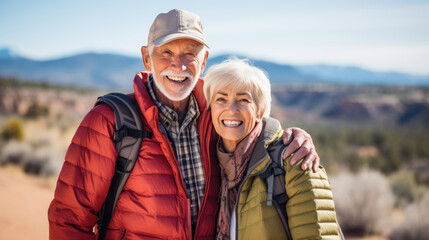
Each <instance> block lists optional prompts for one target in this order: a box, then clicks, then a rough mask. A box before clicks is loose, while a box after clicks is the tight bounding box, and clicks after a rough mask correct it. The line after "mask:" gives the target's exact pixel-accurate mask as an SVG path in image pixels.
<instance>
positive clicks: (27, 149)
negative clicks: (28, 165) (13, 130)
mask: <svg viewBox="0 0 429 240" xmlns="http://www.w3.org/2000/svg"><path fill="white" fill-rule="evenodd" d="M31 151H32V149H31V146H30V145H29V144H28V143H25V142H17V141H10V142H7V143H6V144H5V145H4V146H3V147H2V148H1V149H0V165H6V164H14V165H19V164H22V163H23V162H24V159H25V157H26V156H28V155H29V154H31Z"/></svg>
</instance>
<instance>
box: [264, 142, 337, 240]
mask: <svg viewBox="0 0 429 240" xmlns="http://www.w3.org/2000/svg"><path fill="white" fill-rule="evenodd" d="M267 150H268V154H269V155H270V158H271V160H272V162H271V164H270V166H268V168H267V170H266V171H264V172H263V173H262V174H261V175H260V177H261V178H262V180H263V181H264V182H267V192H268V196H267V205H271V204H272V205H274V207H275V208H276V210H277V212H278V213H279V216H280V218H281V220H282V223H283V226H284V227H285V229H286V234H287V236H288V239H290V240H291V239H292V235H291V233H290V229H289V223H288V215H287V211H286V203H287V201H288V200H289V197H288V195H287V194H286V186H285V174H286V172H285V171H284V166H283V158H282V156H283V153H284V151H285V150H286V146H285V145H284V144H283V140H282V139H279V140H276V141H274V142H272V143H271V144H270V145H269V146H268V149H267ZM337 226H338V231H339V233H340V237H341V239H345V237H344V234H343V232H342V230H341V227H340V224H338V221H337Z"/></svg>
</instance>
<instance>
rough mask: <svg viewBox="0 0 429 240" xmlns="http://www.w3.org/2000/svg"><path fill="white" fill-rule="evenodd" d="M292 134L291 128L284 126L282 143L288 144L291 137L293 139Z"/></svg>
mask: <svg viewBox="0 0 429 240" xmlns="http://www.w3.org/2000/svg"><path fill="white" fill-rule="evenodd" d="M292 135H293V134H292V128H286V130H284V132H283V144H284V145H288V144H289V143H290V142H291V141H292V139H293V136H292Z"/></svg>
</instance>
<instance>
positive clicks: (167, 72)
mask: <svg viewBox="0 0 429 240" xmlns="http://www.w3.org/2000/svg"><path fill="white" fill-rule="evenodd" d="M159 75H160V76H161V77H164V76H176V77H187V78H189V79H190V80H194V76H193V75H192V74H191V73H190V72H188V71H185V72H181V73H178V72H175V71H172V70H168V69H167V70H164V71H162V72H161V73H160V74H159Z"/></svg>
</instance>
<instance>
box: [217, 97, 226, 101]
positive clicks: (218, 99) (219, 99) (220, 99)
mask: <svg viewBox="0 0 429 240" xmlns="http://www.w3.org/2000/svg"><path fill="white" fill-rule="evenodd" d="M224 101H225V98H221V97H220V98H216V102H224Z"/></svg>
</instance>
